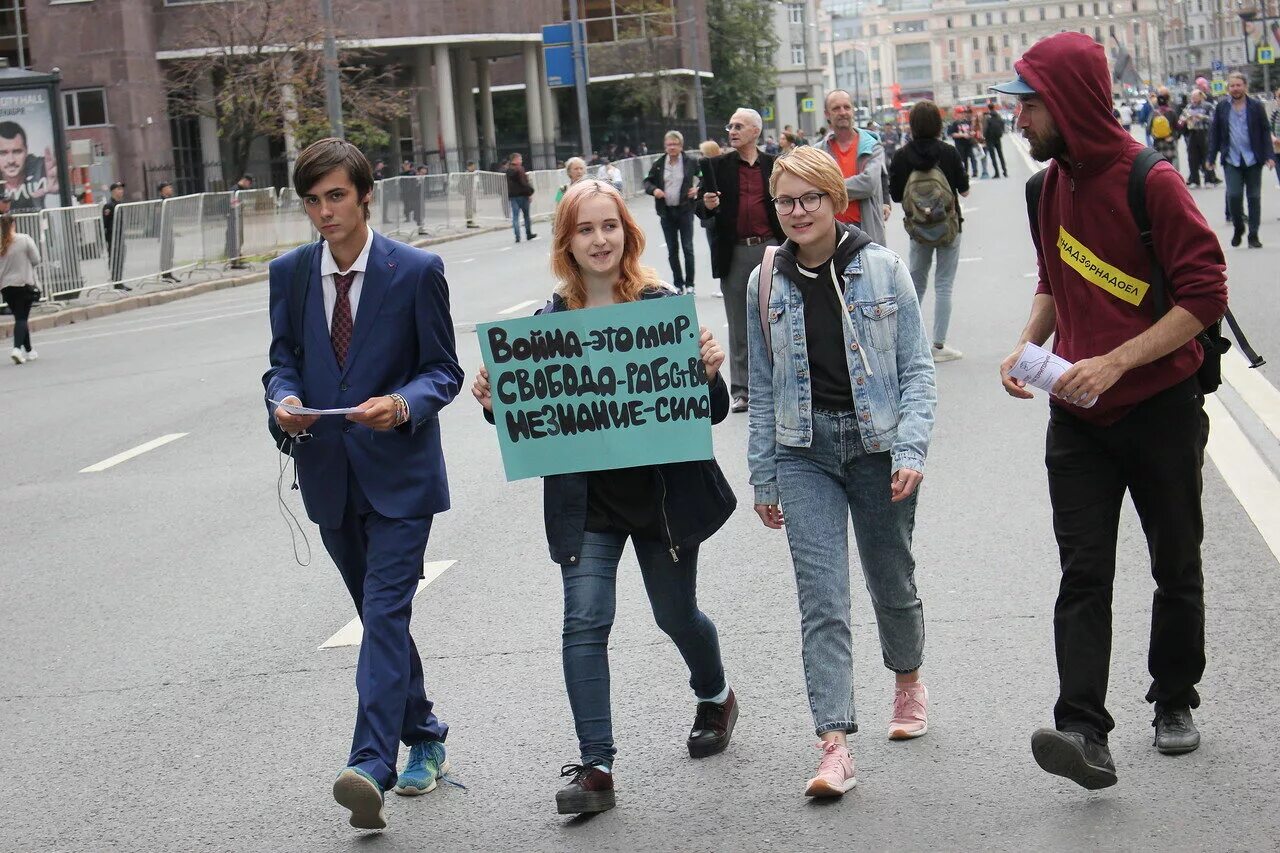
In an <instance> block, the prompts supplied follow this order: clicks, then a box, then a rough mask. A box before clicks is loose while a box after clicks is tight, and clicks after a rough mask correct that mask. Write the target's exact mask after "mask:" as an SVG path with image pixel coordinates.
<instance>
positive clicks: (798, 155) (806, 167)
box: [769, 145, 849, 213]
mask: <svg viewBox="0 0 1280 853" xmlns="http://www.w3.org/2000/svg"><path fill="white" fill-rule="evenodd" d="M783 172H786V173H787V174H789V175H795V176H796V177H797V178H799V179H800V180H802V181H804V182H805V183H806V184H809V185H811V186H813V187H814V188H815V189H817V190H818V191H819V192H824V193H826V194H827V196H828V197H829V198H830V199H831V208H832V210H834V211H835V212H836V213H840V212H841V211H843V210H844V209H845V208H846V207H848V206H849V191H848V190H847V189H845V185H844V175H842V174H840V167H839V166H837V165H836V161H835V159H834V158H833V157H832V156H831V155H830V154H828V153H827V152H825V151H823V150H822V149H821V148H816V147H814V146H812V145H801V146H800V147H798V148H793V149H791V150H790V151H788V152H787V153H786V154H783V155H782V156H781V157H779V158H778V159H777V160H774V161H773V174H772V175H770V176H769V194H770V195H773V196H776V195H777V194H778V178H779V176H781V175H782V173H783Z"/></svg>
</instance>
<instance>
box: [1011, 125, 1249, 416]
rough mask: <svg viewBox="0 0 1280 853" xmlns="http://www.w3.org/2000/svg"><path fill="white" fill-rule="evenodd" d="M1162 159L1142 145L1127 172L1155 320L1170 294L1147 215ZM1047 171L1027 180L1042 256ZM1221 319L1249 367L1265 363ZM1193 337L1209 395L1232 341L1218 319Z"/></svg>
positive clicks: (1234, 326) (1232, 321)
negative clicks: (1151, 182)
mask: <svg viewBox="0 0 1280 853" xmlns="http://www.w3.org/2000/svg"><path fill="white" fill-rule="evenodd" d="M1164 159H1165V158H1164V156H1163V155H1161V154H1160V153H1159V152H1157V151H1156V150H1155V149H1153V148H1143V149H1142V151H1140V152H1138V156H1137V157H1136V158H1135V159H1134V161H1133V168H1132V169H1131V170H1130V171H1129V213H1130V215H1132V216H1133V221H1134V222H1135V223H1136V224H1137V226H1138V235H1139V236H1140V237H1141V238H1142V245H1143V246H1145V247H1146V249H1147V257H1148V258H1149V259H1150V260H1151V289H1152V295H1153V297H1154V300H1155V301H1154V303H1153V304H1154V305H1155V317H1156V319H1159V318H1160V317H1163V316H1164V315H1165V313H1166V312H1167V311H1168V310H1169V306H1168V305H1166V304H1165V303H1166V299H1167V298H1168V296H1169V293H1168V289H1169V282H1168V280H1167V279H1166V278H1165V275H1164V270H1163V269H1162V268H1161V267H1160V261H1159V260H1158V259H1157V258H1156V252H1155V247H1154V245H1153V243H1152V240H1151V217H1149V216H1148V215H1147V174H1148V173H1149V172H1150V171H1151V169H1152V168H1153V167H1154V166H1155V165H1156V164H1157V163H1159V162H1161V161H1162V160H1164ZM1046 171H1048V170H1047V169H1041V170H1040V171H1039V172H1036V173H1035V174H1034V175H1032V176H1031V177H1030V178H1029V179H1028V180H1027V217H1028V218H1029V219H1030V220H1031V239H1032V241H1033V242H1035V244H1036V251H1037V253H1039V254H1041V255H1043V254H1044V252H1043V250H1042V248H1041V245H1040V195H1041V193H1042V192H1043V191H1044V173H1045V172H1046ZM1224 319H1225V320H1226V321H1227V325H1228V326H1230V327H1231V334H1232V336H1233V337H1235V339H1236V341H1237V342H1238V343H1239V344H1240V351H1241V352H1243V353H1244V355H1245V357H1246V358H1247V359H1248V360H1249V366H1250V367H1261V366H1262V365H1264V364H1266V363H1267V362H1266V360H1265V359H1264V358H1263V357H1262V356H1260V355H1258V354H1257V353H1256V352H1254V349H1253V347H1251V346H1250V345H1249V339H1248V338H1246V337H1245V336H1244V332H1243V331H1241V329H1240V324H1239V323H1237V322H1236V318H1235V315H1234V314H1232V313H1231V309H1230V308H1228V309H1227V313H1226V316H1225V317H1224ZM1196 340H1197V341H1199V342H1200V347H1201V348H1202V349H1203V350H1204V361H1203V362H1202V363H1201V364H1200V369H1199V370H1197V371H1196V379H1197V381H1198V382H1199V383H1200V390H1201V391H1202V392H1203V393H1205V394H1212V393H1213V392H1214V391H1217V390H1218V386H1219V385H1221V384H1222V356H1223V353H1225V352H1226V351H1227V350H1229V349H1231V341H1229V340H1227V339H1226V337H1224V336H1223V334H1222V320H1217V321H1215V322H1213V323H1211V324H1210V325H1209V326H1207V327H1205V329H1204V331H1202V332H1200V334H1198V335H1196Z"/></svg>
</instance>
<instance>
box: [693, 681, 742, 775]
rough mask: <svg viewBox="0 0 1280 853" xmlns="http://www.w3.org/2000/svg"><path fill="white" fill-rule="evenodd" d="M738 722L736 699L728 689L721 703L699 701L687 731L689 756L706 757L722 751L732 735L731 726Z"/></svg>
mask: <svg viewBox="0 0 1280 853" xmlns="http://www.w3.org/2000/svg"><path fill="white" fill-rule="evenodd" d="M737 722H738V699H737V697H736V696H734V695H733V691H732V690H730V691H729V698H728V699H725V700H724V704H723V705H717V704H716V703H714V702H699V703H698V710H697V712H696V713H695V714H694V715H693V728H692V729H691V730H690V731H689V740H688V744H689V757H690V758H706V757H707V756H708V755H715V754H716V753H717V752H724V750H725V747H727V746H728V745H729V739H730V738H732V737H733V727H734V726H735V725H736V724H737Z"/></svg>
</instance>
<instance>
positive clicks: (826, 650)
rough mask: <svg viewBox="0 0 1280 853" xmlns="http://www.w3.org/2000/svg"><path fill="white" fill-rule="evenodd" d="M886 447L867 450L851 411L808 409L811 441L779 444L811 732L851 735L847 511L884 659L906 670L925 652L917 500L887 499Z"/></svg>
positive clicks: (781, 487)
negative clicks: (915, 540)
mask: <svg viewBox="0 0 1280 853" xmlns="http://www.w3.org/2000/svg"><path fill="white" fill-rule="evenodd" d="M891 467H892V466H891V463H890V459H889V454H888V453H887V452H881V453H867V452H865V451H864V450H863V447H862V438H861V437H860V435H859V434H858V421H857V416H856V415H855V414H853V413H852V412H839V413H837V412H823V411H815V412H814V413H813V442H812V444H811V446H809V447H786V446H784V445H778V492H779V496H780V498H781V501H782V510H783V512H784V513H786V517H787V527H786V530H787V541H788V543H790V545H791V560H792V562H793V563H794V564H795V572H796V588H797V591H798V592H799V595H800V631H801V655H802V658H803V660H804V680H805V684H806V685H807V686H808V690H809V708H810V710H811V711H812V712H813V723H814V727H815V730H816V731H817V733H818V734H819V735H821V734H823V733H824V732H830V731H843V732H856V731H857V730H858V722H857V714H856V712H855V710H854V703H853V640H852V631H851V618H850V614H849V532H848V530H849V528H848V521H849V516H850V515H851V514H852V516H853V533H854V536H855V537H856V539H857V542H858V558H859V562H860V563H861V564H862V574H863V576H864V577H865V578H866V583H867V591H868V592H870V593H871V603H872V605H873V607H874V609H875V614H876V625H877V626H878V627H879V629H880V651H881V654H882V656H883V658H884V665H885V666H886V667H888V668H889V669H891V670H893V671H894V672H897V673H906V672H913V671H915V670H917V669H919V668H920V664H921V662H922V661H923V658H924V605H922V604H921V603H920V599H919V597H918V596H917V595H916V582H915V566H916V564H915V559H914V558H913V557H912V556H911V533H912V530H913V529H914V527H915V517H916V496H915V495H912V496H911V497H909V498H907V499H906V500H904V501H901V502H900V503H891V502H890V501H889V497H890V492H889V484H890V477H891V475H892V471H891V470H890V469H891Z"/></svg>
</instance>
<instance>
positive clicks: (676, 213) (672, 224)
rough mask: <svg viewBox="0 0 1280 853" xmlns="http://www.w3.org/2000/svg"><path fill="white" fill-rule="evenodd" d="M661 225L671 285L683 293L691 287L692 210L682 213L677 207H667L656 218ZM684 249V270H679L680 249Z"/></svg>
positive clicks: (690, 208)
mask: <svg viewBox="0 0 1280 853" xmlns="http://www.w3.org/2000/svg"><path fill="white" fill-rule="evenodd" d="M658 219H659V221H660V222H661V223H662V239H664V240H666V241H667V261H668V263H670V264H671V275H672V279H671V283H672V284H673V285H675V288H676V290H678V291H681V292H683V291H684V289H685V288H686V287H693V208H692V207H689V208H686V209H685V211H684V212H683V213H681V212H680V209H679V208H678V207H674V208H673V207H668V208H667V209H666V210H665V211H664V212H663V214H662V215H661V216H660V217H658ZM681 246H683V247H684V270H683V271H681V269H680V247H681Z"/></svg>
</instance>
